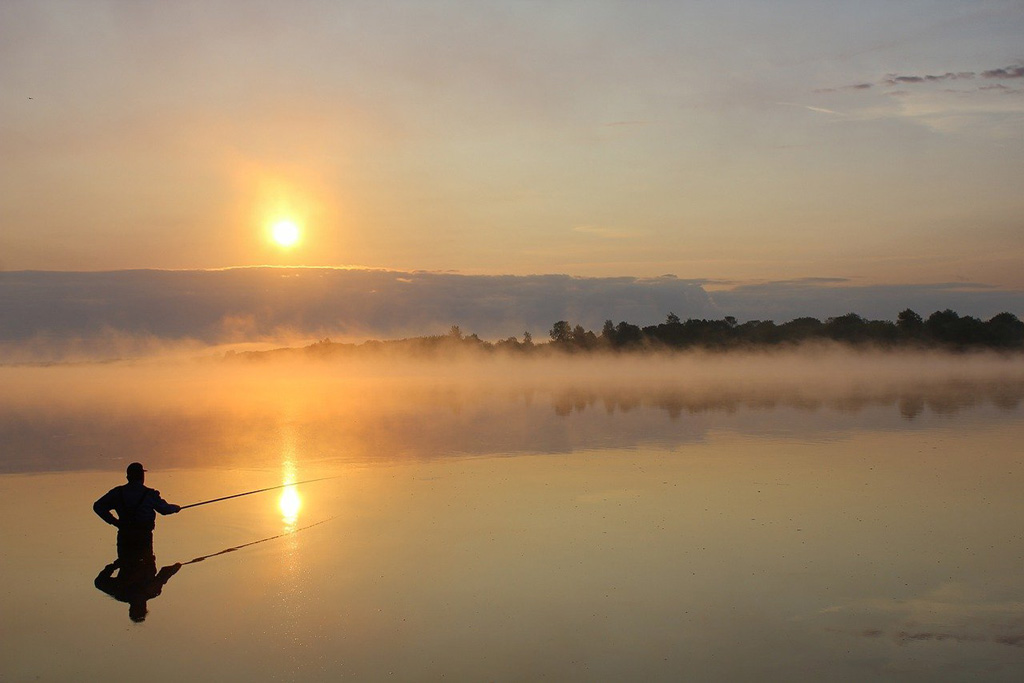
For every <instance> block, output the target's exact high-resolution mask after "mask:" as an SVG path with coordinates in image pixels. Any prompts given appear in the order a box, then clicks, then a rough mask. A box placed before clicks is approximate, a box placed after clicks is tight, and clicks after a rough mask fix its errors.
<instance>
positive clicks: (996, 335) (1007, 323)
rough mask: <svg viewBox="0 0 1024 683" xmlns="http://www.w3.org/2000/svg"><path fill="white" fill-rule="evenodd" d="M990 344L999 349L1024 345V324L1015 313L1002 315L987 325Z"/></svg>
mask: <svg viewBox="0 0 1024 683" xmlns="http://www.w3.org/2000/svg"><path fill="white" fill-rule="evenodd" d="M985 328H986V332H987V333H988V334H987V336H988V340H989V343H990V344H992V345H993V346H998V347H1004V348H1005V347H1011V346H1021V345H1022V344H1024V322H1021V321H1020V320H1019V319H1018V318H1017V316H1015V315H1014V314H1013V313H1000V314H998V315H995V316H993V317H992V318H991V319H990V320H989V321H988V322H987V323H985Z"/></svg>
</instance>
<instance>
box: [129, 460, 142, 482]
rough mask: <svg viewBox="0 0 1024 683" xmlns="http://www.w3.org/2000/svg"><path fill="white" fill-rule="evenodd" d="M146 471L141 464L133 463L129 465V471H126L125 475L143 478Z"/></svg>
mask: <svg viewBox="0 0 1024 683" xmlns="http://www.w3.org/2000/svg"><path fill="white" fill-rule="evenodd" d="M145 471H146V468H145V467H143V466H142V463H141V462H133V463H132V464H131V465H128V469H126V470H125V474H126V475H127V476H128V477H129V478H131V477H141V476H142V473H143V472H145Z"/></svg>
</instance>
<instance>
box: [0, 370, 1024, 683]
mask: <svg viewBox="0 0 1024 683" xmlns="http://www.w3.org/2000/svg"><path fill="white" fill-rule="evenodd" d="M0 372H2V374H3V375H4V379H5V380H6V381H5V384H4V386H6V387H7V389H5V390H3V393H2V394H0V398H2V400H0V443H2V444H3V446H2V448H3V451H2V460H0V472H2V474H0V533H2V538H3V544H4V554H3V561H2V564H0V580H2V581H0V586H2V588H0V591H2V593H0V595H2V598H0V615H2V616H0V679H3V680H11V681H27V680H99V679H109V680H183V679H190V680H195V679H206V680H210V679H221V680H274V679H281V680H318V679H320V680H325V679H341V678H346V679H351V680H440V679H446V680H509V681H514V680H522V681H528V680H529V681H532V680H539V679H547V680H586V681H592V680H807V679H816V680H823V679H827V680H850V681H854V680H864V679H866V678H869V677H871V678H876V679H881V680H921V681H925V680H928V681H932V680H973V679H977V678H984V679H986V680H1007V681H1009V680H1021V679H1022V677H1024V587H1022V586H1024V584H1022V583H1021V581H1020V572H1021V566H1022V561H1024V536H1022V533H1021V528H1022V527H1021V519H1024V497H1022V496H1021V491H1022V487H1024V453H1022V448H1021V444H1022V443H1024V421H1022V413H1024V408H1022V405H1024V401H1022V399H1024V381H1021V377H1020V374H1019V368H1017V367H1016V366H1014V367H1012V368H1011V371H1010V372H1009V373H1006V372H997V373H995V374H996V376H994V377H993V376H986V377H983V378H981V379H977V380H972V379H970V378H965V377H964V376H958V377H954V378H953V379H943V380H941V381H940V380H936V379H934V378H932V380H929V381H928V382H906V381H900V382H896V383H889V384H877V383H869V384H867V385H864V384H857V383H849V382H847V383H844V384H843V385H842V386H836V385H834V384H832V383H829V382H822V383H815V384H813V385H808V384H805V383H803V382H797V383H789V384H785V383H783V384H781V385H780V384H779V383H778V382H775V381H770V382H761V383H759V382H747V381H743V382H729V383H727V384H726V385H722V386H717V387H716V386H714V385H704V384H702V385H700V386H695V385H694V384H693V383H692V382H688V381H686V380H685V379H684V378H683V377H681V376H676V375H673V374H672V373H671V372H670V373H668V374H665V373H663V372H660V371H659V372H656V373H651V375H650V376H647V377H645V378H642V379H636V378H633V379H632V380H629V379H628V378H623V377H618V378H617V379H614V381H611V380H610V381H607V382H594V381H586V382H583V381H578V380H579V377H578V376H577V377H575V378H573V377H552V376H550V374H549V373H548V374H544V373H542V374H543V379H538V378H535V377H527V378H523V377H519V378H517V379H516V380H515V381H511V380H504V381H500V382H499V381H497V380H496V378H493V377H492V378H490V379H489V380H488V381H461V380H455V379H453V378H452V377H450V376H446V375H445V374H444V373H433V374H428V375H426V376H424V375H420V376H416V377H408V376H400V375H399V374H391V375H389V376H387V377H374V376H370V375H369V374H368V373H348V372H339V371H336V370H324V369H320V370H317V371H316V372H314V373H312V374H309V373H300V375H301V376H298V375H296V374H294V373H291V372H287V373H276V372H275V371H273V370H268V369H257V370H246V371H245V372H244V373H241V374H239V375H238V376H233V377H230V378H228V377H225V376H223V375H222V374H221V373H220V371H219V370H209V369H203V370H202V371H200V372H191V371H190V372H187V373H177V372H171V373H165V372H163V371H160V372H156V371H152V370H149V369H146V368H95V367H92V368H90V367H82V368H8V369H2V370H0ZM653 377H657V380H655V379H653ZM132 460H141V461H143V462H144V463H146V465H147V467H148V468H149V470H150V472H149V474H148V477H147V484H148V485H150V486H153V487H155V488H158V489H160V490H161V491H162V493H163V495H164V496H165V497H166V498H167V499H168V500H170V501H172V502H176V503H180V504H186V503H191V502H197V501H201V500H205V499H209V498H214V497H218V496H222V495H226V494H230V493H236V492H242V491H247V490H251V489H257V488H262V487H266V486H274V485H277V484H281V483H288V482H294V481H300V480H306V479H314V478H318V477H333V478H331V479H329V480H325V481H320V482H315V483H310V484H304V485H301V486H298V487H295V488H294V489H285V490H283V491H282V490H277V491H273V492H267V493H262V494H257V495H253V496H248V497H244V498H238V499H235V500H231V501H225V502H222V503H216V504H211V505H208V506H203V507H199V508H195V509H190V510H185V511H183V512H181V513H180V514H178V515H176V516H171V517H165V518H161V519H159V520H158V523H157V530H156V542H155V553H156V561H157V568H160V567H165V566H173V565H174V564H175V563H187V562H188V561H189V560H192V559H194V558H199V557H204V556H210V557H207V559H205V560H203V561H201V562H195V563H191V564H184V565H183V566H182V567H181V568H180V569H179V570H178V571H177V572H176V573H174V574H173V576H171V578H170V579H169V580H168V581H167V582H166V584H165V585H163V587H162V591H161V593H160V594H159V595H158V596H156V597H153V598H151V599H150V600H149V602H148V605H147V607H148V615H147V617H146V619H145V621H144V622H142V623H133V622H132V621H131V620H130V619H129V617H128V605H127V604H125V603H122V602H118V601H116V600H115V599H113V598H111V597H109V596H108V595H106V594H105V593H103V592H101V591H100V590H97V588H96V587H94V580H95V579H96V577H97V575H98V574H100V573H101V571H102V570H103V569H104V567H105V566H106V565H108V563H110V562H112V561H113V560H114V558H115V556H116V552H115V548H114V530H113V529H112V528H111V527H108V526H106V525H104V524H103V523H102V522H100V521H99V520H98V519H97V518H96V517H95V516H94V515H93V514H92V512H91V504H92V502H93V501H94V500H95V499H96V498H98V497H99V496H100V495H101V494H102V493H104V492H106V491H107V490H108V489H110V488H111V487H112V486H115V485H118V484H120V483H122V482H123V469H124V466H125V465H126V464H127V463H128V462H130V461H132ZM255 541H261V542H258V543H253V542H255ZM246 544H251V545H246ZM243 545H245V547H240V546H243ZM231 548H238V549H237V550H233V551H231V552H225V553H222V554H216V553H219V552H220V551H225V550H228V549H231ZM211 555H212V556H211Z"/></svg>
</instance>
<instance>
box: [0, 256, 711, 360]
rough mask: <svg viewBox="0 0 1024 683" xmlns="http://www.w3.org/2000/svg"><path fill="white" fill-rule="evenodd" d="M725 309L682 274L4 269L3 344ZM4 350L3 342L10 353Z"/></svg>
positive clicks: (470, 325) (418, 328) (408, 328)
mask: <svg viewBox="0 0 1024 683" xmlns="http://www.w3.org/2000/svg"><path fill="white" fill-rule="evenodd" d="M670 310H674V311H676V312H677V313H678V314H679V315H683V316H693V317H707V316H710V315H712V314H714V313H715V307H714V305H713V303H712V302H711V299H710V297H709V296H708V294H707V293H706V292H705V291H704V289H703V288H702V287H701V285H700V283H699V282H697V281H691V280H682V279H678V278H674V277H673V278H650V279H645V278H635V277H606V278H579V277H571V276H568V275H530V276H511V275H509V276H484V275H459V274H453V273H437V272H423V271H414V272H398V271H387V270H368V269H334V268H269V267H268V268H237V269H227V270H216V271H207V270H189V271H157V270H134V271H112V272H90V273H71V272H38V271H36V272H33V271H21V272H7V273H0V343H3V342H8V343H24V342H27V341H28V340H33V339H36V340H41V339H47V340H50V343H54V342H55V341H59V340H67V339H84V338H89V337H93V336H96V335H103V334H109V333H110V332H111V331H112V330H113V331H119V332H122V333H125V334H131V335H144V336H147V337H155V338H159V339H195V340H199V341H202V342H206V343H228V342H242V341H259V340H271V339H277V338H281V337H284V336H290V337H291V338H295V337H305V338H310V337H320V336H327V335H329V336H331V337H332V338H335V339H337V338H360V339H364V338H393V337H402V336H418V335H426V334H442V333H445V332H447V331H448V329H449V328H450V326H451V325H453V324H457V325H460V326H461V327H462V329H463V330H464V331H465V332H467V333H469V332H476V333H477V334H479V335H481V336H482V337H485V338H492V339H495V338H501V337H507V336H509V335H520V334H522V333H523V331H524V330H530V331H531V332H532V333H533V334H534V335H535V336H537V337H538V338H542V337H544V336H546V332H547V330H548V329H549V328H550V326H551V324H552V323H554V322H555V321H557V320H570V321H572V322H573V323H578V324H582V325H583V326H585V327H587V328H588V329H600V327H601V324H602V323H603V322H604V320H605V319H606V318H613V319H614V320H615V321H616V322H617V321H620V320H628V321H630V322H636V323H641V324H652V323H656V322H661V321H662V320H663V319H664V317H665V315H666V314H667V312H668V311H670ZM2 356H3V350H2V348H0V357H2Z"/></svg>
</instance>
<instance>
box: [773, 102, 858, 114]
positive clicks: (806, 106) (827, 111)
mask: <svg viewBox="0 0 1024 683" xmlns="http://www.w3.org/2000/svg"><path fill="white" fill-rule="evenodd" d="M776 104H781V105H783V106H785V107H799V108H801V109H807V110H808V111H813V112H816V113H818V114H828V115H829V116H846V114H844V113H842V112H839V111H836V110H834V109H826V108H825V107H814V106H811V105H809V104H801V103H800V102H776Z"/></svg>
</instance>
